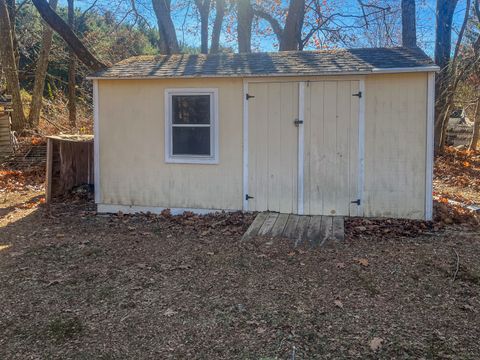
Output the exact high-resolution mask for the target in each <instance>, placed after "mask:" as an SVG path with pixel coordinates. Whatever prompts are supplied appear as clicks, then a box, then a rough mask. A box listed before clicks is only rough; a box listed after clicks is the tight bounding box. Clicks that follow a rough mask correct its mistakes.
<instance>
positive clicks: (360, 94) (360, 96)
mask: <svg viewBox="0 0 480 360" xmlns="http://www.w3.org/2000/svg"><path fill="white" fill-rule="evenodd" d="M362 95H363V94H362V92H361V91H359V92H358V93H356V94H353V95H352V96H358V97H359V98H360V99H361V98H362Z"/></svg>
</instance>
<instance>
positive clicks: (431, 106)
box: [425, 72, 435, 221]
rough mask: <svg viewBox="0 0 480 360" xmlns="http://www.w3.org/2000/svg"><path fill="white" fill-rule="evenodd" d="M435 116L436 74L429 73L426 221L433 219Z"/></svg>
mask: <svg viewBox="0 0 480 360" xmlns="http://www.w3.org/2000/svg"><path fill="white" fill-rule="evenodd" d="M434 115H435V73H434V72H430V73H428V80H427V139H426V144H427V145H426V146H427V151H426V157H427V159H426V175H425V179H426V181H425V220H427V221H431V220H432V217H433V156H434V154H433V131H434V120H435V119H434V117H435V116H434Z"/></svg>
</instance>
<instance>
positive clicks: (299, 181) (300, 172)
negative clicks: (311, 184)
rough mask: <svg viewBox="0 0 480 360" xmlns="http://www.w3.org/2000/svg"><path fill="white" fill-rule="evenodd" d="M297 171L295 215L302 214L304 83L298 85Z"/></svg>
mask: <svg viewBox="0 0 480 360" xmlns="http://www.w3.org/2000/svg"><path fill="white" fill-rule="evenodd" d="M298 120H300V122H299V124H298V144H297V149H298V150H297V151H298V160H297V165H298V170H297V213H298V215H303V213H304V198H303V197H304V194H305V192H304V169H305V124H304V121H305V82H304V81H300V82H299V83H298Z"/></svg>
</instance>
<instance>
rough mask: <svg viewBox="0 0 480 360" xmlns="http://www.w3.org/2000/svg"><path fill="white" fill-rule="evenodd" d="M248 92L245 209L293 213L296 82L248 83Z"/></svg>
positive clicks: (295, 175) (295, 186)
mask: <svg viewBox="0 0 480 360" xmlns="http://www.w3.org/2000/svg"><path fill="white" fill-rule="evenodd" d="M248 93H249V94H250V95H253V96H255V97H254V98H250V100H248V164H249V165H248V168H249V169H248V170H249V171H248V194H249V195H250V196H253V199H250V200H249V201H248V205H249V210H252V211H266V210H269V211H278V212H282V213H296V212H297V157H298V155H297V154H298V128H297V127H295V125H294V121H295V119H296V118H298V83H296V82H291V83H250V84H249V85H248Z"/></svg>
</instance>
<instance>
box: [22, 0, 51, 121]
mask: <svg viewBox="0 0 480 360" xmlns="http://www.w3.org/2000/svg"><path fill="white" fill-rule="evenodd" d="M57 2H58V0H50V7H51V8H52V9H53V10H55V9H56V8H57ZM42 39H43V40H42V47H41V49H40V54H39V55H38V60H37V67H36V69H35V82H34V85H33V93H32V103H31V104H30V113H29V114H28V123H29V124H30V126H32V127H35V126H37V125H38V122H39V119H40V111H41V109H42V100H43V90H44V88H45V76H46V74H47V68H48V56H49V54H50V49H51V48H52V39H53V30H52V29H51V28H50V26H48V24H46V23H44V24H43V36H42Z"/></svg>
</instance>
